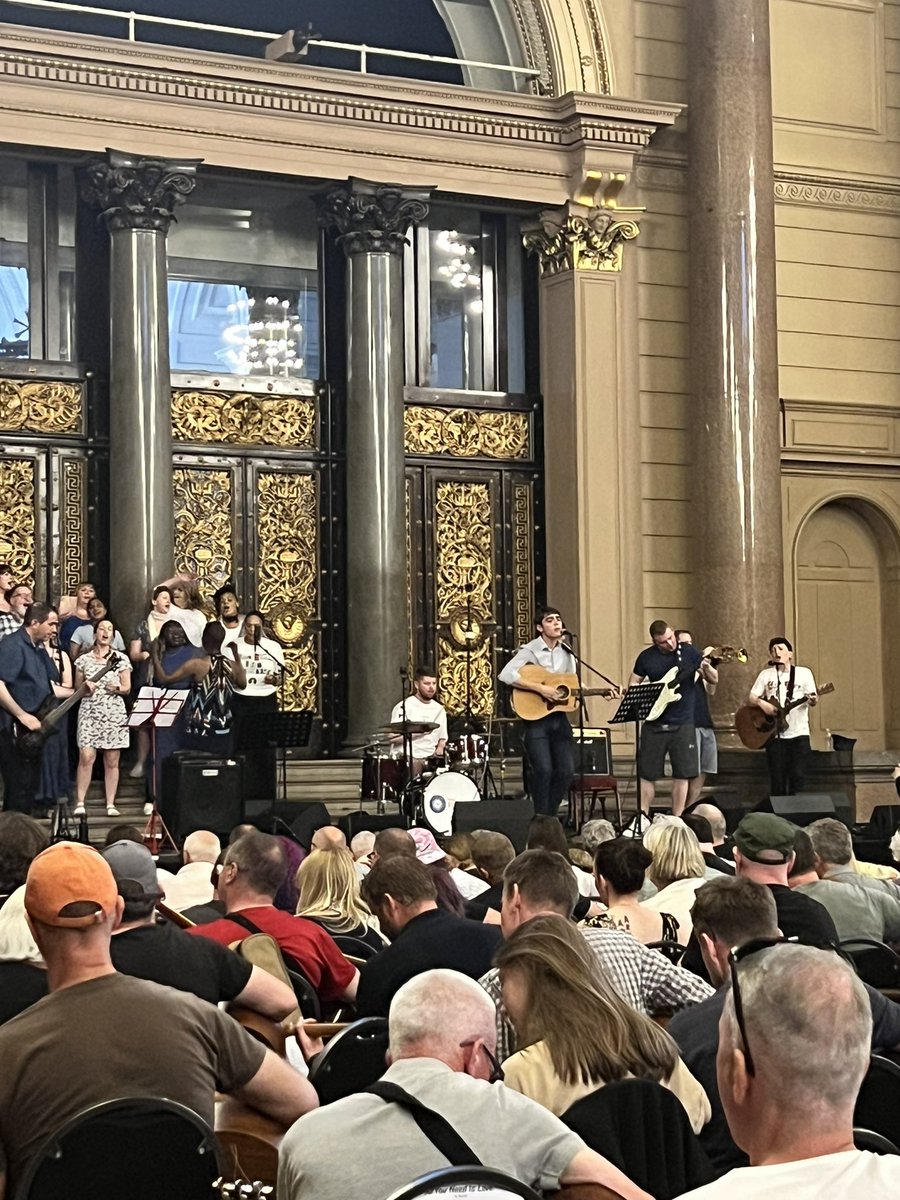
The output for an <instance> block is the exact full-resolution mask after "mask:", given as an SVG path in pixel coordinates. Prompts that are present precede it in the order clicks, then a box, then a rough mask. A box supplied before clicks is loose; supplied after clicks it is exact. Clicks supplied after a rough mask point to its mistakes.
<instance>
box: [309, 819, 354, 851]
mask: <svg viewBox="0 0 900 1200" xmlns="http://www.w3.org/2000/svg"><path fill="white" fill-rule="evenodd" d="M309 848H310V850H346V849H347V839H346V837H345V836H344V833H343V831H342V830H340V829H338V827H337V826H336V825H323V826H322V828H321V829H317V830H316V832H315V833H314V834H313V835H312V841H311V842H310V843H309Z"/></svg>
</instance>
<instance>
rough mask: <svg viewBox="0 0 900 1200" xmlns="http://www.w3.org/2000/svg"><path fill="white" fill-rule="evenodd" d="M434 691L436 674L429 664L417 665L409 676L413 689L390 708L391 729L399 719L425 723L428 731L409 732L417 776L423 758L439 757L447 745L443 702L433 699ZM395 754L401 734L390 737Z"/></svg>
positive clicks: (401, 744) (398, 747)
mask: <svg viewBox="0 0 900 1200" xmlns="http://www.w3.org/2000/svg"><path fill="white" fill-rule="evenodd" d="M436 692H437V677H436V676H435V673H434V669H433V668H432V667H418V668H417V669H416V673H415V676H414V678H413V692H412V695H411V696H407V698H406V699H405V700H401V701H400V702H399V703H398V704H395V705H394V707H393V709H392V710H391V725H392V727H393V728H394V730H396V729H397V727H398V725H400V724H402V722H404V721H407V722H409V724H410V725H418V726H421V725H428V726H430V730H429V731H428V732H425V733H413V734H412V737H411V739H410V741H411V743H412V757H413V774H415V775H418V774H419V773H420V772H421V770H422V767H423V766H424V764H425V761H426V760H427V759H429V758H440V757H441V755H443V753H444V747H445V746H446V745H447V713H446V711H445V709H444V706H443V704H438V702H437V700H435V698H434V697H435V694H436ZM391 742H392V743H393V744H394V745H395V746H396V749H397V751H398V753H401V754H402V753H403V734H402V733H396V732H395V734H394V736H393V737H392V738H391Z"/></svg>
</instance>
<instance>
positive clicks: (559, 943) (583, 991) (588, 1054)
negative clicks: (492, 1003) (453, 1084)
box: [495, 916, 711, 1133]
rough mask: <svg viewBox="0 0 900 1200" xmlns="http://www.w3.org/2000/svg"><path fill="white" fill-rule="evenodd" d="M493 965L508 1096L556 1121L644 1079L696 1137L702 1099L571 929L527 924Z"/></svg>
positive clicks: (664, 1042) (557, 923) (559, 922)
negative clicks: (507, 1051)
mask: <svg viewBox="0 0 900 1200" xmlns="http://www.w3.org/2000/svg"><path fill="white" fill-rule="evenodd" d="M495 961H496V964H497V966H498V967H499V969H500V986H501V988H502V990H503V1005H504V1007H505V1009H506V1011H507V1013H508V1014H509V1018H510V1020H511V1021H512V1023H513V1025H514V1026H515V1030H516V1044H517V1045H518V1046H519V1047H520V1049H519V1050H518V1051H517V1052H516V1053H515V1054H513V1055H512V1056H511V1057H510V1058H508V1059H507V1060H506V1062H505V1063H504V1064H503V1071H504V1076H505V1082H506V1086H507V1087H511V1088H514V1089H515V1090H516V1091H517V1092H522V1093H523V1094H524V1095H526V1096H530V1097H531V1099H532V1100H536V1101H537V1102H538V1103H539V1104H543V1106H544V1107H545V1108H548V1109H550V1111H551V1112H553V1113H555V1114H556V1115H557V1116H560V1115H561V1114H562V1113H564V1112H565V1111H566V1110H567V1109H568V1108H571V1106H572V1105H573V1104H574V1103H575V1101H576V1100H581V1099H582V1098H583V1097H584V1096H587V1095H588V1094H589V1093H591V1092H594V1091H596V1090H597V1089H598V1088H601V1087H603V1085H604V1084H606V1083H612V1082H613V1081H614V1080H617V1079H628V1078H636V1079H652V1080H655V1081H656V1082H657V1083H660V1084H662V1085H663V1086H664V1087H667V1088H670V1089H671V1090H672V1091H673V1092H674V1093H675V1095H676V1096H677V1097H678V1099H679V1100H680V1101H681V1103H682V1104H683V1105H684V1108H685V1111H686V1112H687V1114H688V1117H689V1118H690V1121H691V1126H692V1127H693V1129H694V1132H695V1133H697V1132H699V1130H700V1129H702V1128H703V1126H704V1125H705V1124H706V1122H707V1121H708V1120H709V1118H710V1115H711V1110H710V1106H709V1100H708V1099H707V1096H706V1092H704V1090H703V1088H702V1087H701V1086H700V1084H699V1083H698V1082H697V1080H696V1079H695V1078H694V1077H693V1075H692V1074H691V1073H690V1071H689V1070H688V1069H687V1067H686V1066H685V1065H684V1063H683V1062H682V1061H681V1059H680V1058H679V1057H678V1050H677V1047H676V1045H675V1043H674V1042H673V1041H672V1039H671V1038H670V1037H669V1035H668V1034H667V1033H665V1032H664V1031H663V1030H662V1029H660V1028H659V1026H658V1025H656V1024H655V1023H654V1022H653V1021H651V1020H650V1018H649V1017H645V1016H644V1015H643V1014H642V1013H639V1012H637V1011H636V1010H635V1009H633V1008H631V1007H630V1006H629V1005H627V1004H626V1003H625V1001H624V1000H622V999H621V997H620V996H619V995H618V993H617V992H616V991H614V989H613V988H612V987H611V986H610V985H609V983H607V981H606V979H605V978H604V977H603V976H602V975H601V973H600V971H599V969H598V967H597V960H596V958H595V956H594V954H593V953H592V951H591V950H590V948H589V947H588V945H587V942H586V941H585V940H584V937H583V935H582V934H580V933H579V932H578V929H577V927H576V926H575V925H573V924H572V922H571V921H568V920H567V919H566V918H565V917H561V916H545V917H534V918H533V919H532V920H530V921H526V922H525V924H524V925H520V926H519V927H518V929H516V931H515V932H514V933H513V934H512V935H511V936H510V937H509V939H508V940H507V941H505V942H503V943H502V944H501V946H500V949H499V950H498V951H497V956H496V960H495Z"/></svg>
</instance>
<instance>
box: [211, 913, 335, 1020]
mask: <svg viewBox="0 0 900 1200" xmlns="http://www.w3.org/2000/svg"><path fill="white" fill-rule="evenodd" d="M240 913H241V916H242V917H246V918H247V920H248V921H252V922H253V924H254V925H256V926H258V927H259V929H260V931H261V932H262V933H269V934H271V935H272V937H273V938H274V939H275V941H276V942H277V943H278V945H279V946H280V947H281V949H282V951H283V952H284V953H285V954H289V955H290V956H291V958H294V959H296V960H297V963H298V965H299V966H300V969H301V970H302V971H303V974H304V975H305V976H306V978H307V979H308V980H309V981H310V983H311V984H312V985H313V987H314V988H315V989H316V993H317V995H318V997H319V999H320V1000H322V1001H325V1002H328V1001H331V1000H339V999H340V998H341V996H342V995H343V993H344V991H345V990H346V989H347V987H348V986H349V984H350V981H351V979H352V978H353V973H354V971H355V970H356V967H354V965H353V963H351V962H348V961H347V959H346V958H344V956H343V954H341V952H340V950H338V948H337V946H336V945H335V943H334V941H333V939H332V938H331V935H330V934H328V933H326V932H325V930H324V929H323V928H322V927H321V925H316V923H315V922H314V921H307V920H305V918H303V917H292V916H291V914H290V913H286V912H282V910H281V909H280V908H273V907H272V906H271V905H266V906H265V907H263V908H242V909H241V910H240ZM187 932H188V933H191V934H194V936H196V937H207V938H212V940H213V941H215V942H221V943H222V945H223V946H230V945H231V944H232V942H242V941H243V940H244V938H245V937H249V936H250V930H249V929H245V928H244V926H243V925H238V924H236V923H235V922H234V921H229V919H228V918H227V917H223V918H222V919H221V920H219V921H210V922H209V924H207V925H194V926H193V927H192V928H190V929H188V931H187ZM288 965H289V966H290V964H288Z"/></svg>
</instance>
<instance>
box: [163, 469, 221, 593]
mask: <svg viewBox="0 0 900 1200" xmlns="http://www.w3.org/2000/svg"><path fill="white" fill-rule="evenodd" d="M172 477H173V487H174V492H175V568H176V570H178V571H187V572H188V573H190V574H193V575H196V576H197V583H198V586H199V588H200V591H201V593H202V594H203V596H204V598H205V599H207V600H208V599H209V598H210V597H211V596H212V594H213V592H214V591H215V590H216V588H218V587H221V585H222V584H223V583H224V582H225V580H226V579H228V578H229V577H230V576H231V573H232V571H233V569H234V482H233V480H232V475H231V472H230V471H228V470H224V471H223V470H208V469H206V468H204V467H176V468H175V470H174V471H173V472H172Z"/></svg>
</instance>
